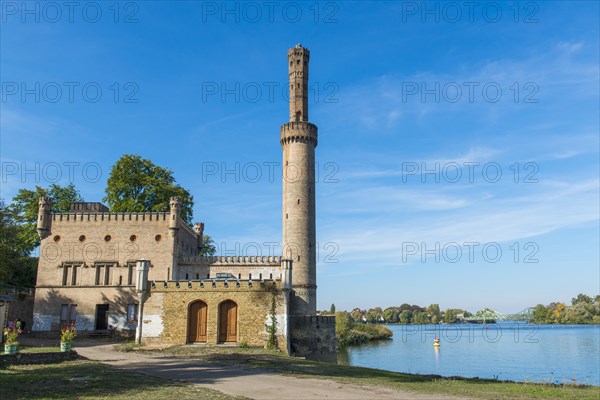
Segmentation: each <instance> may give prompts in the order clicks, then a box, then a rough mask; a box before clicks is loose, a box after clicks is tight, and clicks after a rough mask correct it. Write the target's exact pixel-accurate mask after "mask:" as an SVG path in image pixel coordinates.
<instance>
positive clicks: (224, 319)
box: [219, 300, 237, 343]
mask: <svg viewBox="0 0 600 400" xmlns="http://www.w3.org/2000/svg"><path fill="white" fill-rule="evenodd" d="M228 342H229V343H230V342H237V304H236V303H235V302H233V301H231V300H227V301H224V302H222V303H221V304H219V343H228Z"/></svg>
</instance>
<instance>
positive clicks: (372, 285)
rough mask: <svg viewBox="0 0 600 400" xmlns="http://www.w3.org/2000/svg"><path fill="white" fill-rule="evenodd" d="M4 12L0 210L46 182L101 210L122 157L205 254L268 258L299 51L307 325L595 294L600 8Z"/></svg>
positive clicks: (7, 8)
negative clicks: (339, 314)
mask: <svg viewBox="0 0 600 400" xmlns="http://www.w3.org/2000/svg"><path fill="white" fill-rule="evenodd" d="M21 4H22V3H21V2H3V3H1V7H2V8H1V10H0V11H1V18H2V20H1V24H0V28H1V32H0V34H1V37H0V45H1V49H0V52H1V61H0V67H1V71H0V72H1V81H2V100H1V103H0V107H1V118H0V128H1V149H0V155H1V157H2V180H1V183H2V192H1V196H2V197H3V198H5V199H6V200H8V201H10V199H11V198H12V197H13V196H14V194H15V193H16V192H17V191H18V190H19V189H20V188H23V187H25V188H32V187H34V186H35V185H36V184H38V185H42V186H47V185H48V184H49V183H51V182H54V181H57V182H58V183H60V184H67V183H69V182H70V181H72V182H73V183H75V185H76V187H77V188H78V189H79V190H80V191H81V193H82V195H83V196H84V198H85V199H86V200H88V201H99V200H101V199H102V197H103V196H104V188H105V183H106V178H107V177H108V173H109V170H110V167H111V165H112V164H113V163H114V162H115V161H116V160H117V159H118V158H119V157H120V156H121V155H123V154H125V153H135V154H139V155H141V156H143V157H145V158H149V159H151V160H152V161H153V162H154V163H156V164H159V165H161V166H164V167H168V168H170V169H171V170H172V171H173V172H174V175H175V177H176V179H177V181H178V183H180V184H181V185H182V186H184V187H186V188H187V189H188V190H190V191H191V192H192V193H193V195H194V198H195V207H194V216H195V218H194V219H195V220H197V221H204V222H205V223H206V233H207V234H210V235H211V236H212V237H213V238H214V239H215V241H216V243H217V245H218V248H219V252H220V253H221V254H225V255H232V254H234V253H237V254H242V255H254V254H256V253H257V252H260V254H263V255H269V254H270V253H275V254H278V251H280V249H281V248H280V245H279V241H280V240H281V172H280V168H281V149H280V146H279V126H280V125H281V124H283V123H285V122H286V120H287V118H288V106H287V99H286V96H285V85H286V83H287V64H286V52H287V50H288V48H290V47H292V46H293V45H295V44H297V43H302V44H303V45H304V46H306V47H307V48H309V49H310V51H311V62H310V81H311V90H310V91H311V99H310V120H311V121H312V122H313V123H315V124H317V125H318V126H319V145H318V147H317V160H318V163H319V164H318V168H317V170H318V184H317V208H318V210H317V240H318V242H319V255H318V258H319V264H318V286H319V291H318V307H319V308H321V309H322V308H329V305H330V304H331V303H335V304H336V305H337V307H338V309H351V308H353V307H357V306H358V307H362V308H367V307H372V306H382V307H386V306H390V305H399V304H401V303H405V302H407V303H415V304H420V305H428V304H430V303H439V304H440V305H441V306H442V307H443V308H446V307H460V308H463V307H464V308H467V309H470V310H472V311H474V310H476V309H478V308H481V307H484V306H487V307H492V308H495V309H497V310H499V311H502V312H515V311H520V310H521V309H523V308H525V307H528V306H531V305H535V304H537V303H548V302H550V301H554V300H560V301H567V302H568V301H570V298H571V297H574V296H575V295H577V294H578V293H580V292H585V293H588V294H597V293H598V292H600V287H599V286H600V274H599V264H600V260H599V244H598V243H599V241H600V238H599V207H600V205H599V146H600V144H599V131H600V127H599V111H598V110H599V106H600V104H599V47H600V43H599V39H598V38H599V36H600V35H599V33H600V32H599V22H598V21H599V19H598V15H599V6H598V3H597V2H591V1H590V2H579V3H577V2H520V3H513V2H482V3H480V5H478V6H475V8H469V7H468V6H466V5H465V3H464V2H451V3H435V2H429V3H423V2H400V1H399V2H373V3H366V2H365V3H363V2H321V3H314V2H310V3H309V2H307V3H305V2H274V3H268V2H231V3H222V2H192V1H189V2H161V1H148V2H121V3H117V5H116V6H115V3H113V2H107V3H104V2H80V3H78V5H77V6H76V7H75V8H73V9H69V8H68V7H67V6H65V5H64V4H63V3H62V2H56V3H53V2H50V3H39V2H30V3H27V10H25V9H23V7H22V5H21ZM99 94H101V95H99ZM27 170H33V171H34V172H32V173H26V172H27ZM70 171H72V172H73V173H72V176H69V175H70V174H69V172H70ZM428 171H429V173H428ZM458 174H460V175H458ZM436 257H437V259H436Z"/></svg>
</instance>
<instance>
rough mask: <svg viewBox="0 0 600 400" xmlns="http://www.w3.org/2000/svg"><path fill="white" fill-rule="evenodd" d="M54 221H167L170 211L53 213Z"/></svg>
mask: <svg viewBox="0 0 600 400" xmlns="http://www.w3.org/2000/svg"><path fill="white" fill-rule="evenodd" d="M51 217H52V221H70V222H94V221H98V222H106V221H114V222H117V221H166V220H167V219H168V218H169V213H168V212H101V213H77V212H74V213H52V214H51Z"/></svg>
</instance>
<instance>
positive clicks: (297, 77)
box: [32, 45, 335, 360]
mask: <svg viewBox="0 0 600 400" xmlns="http://www.w3.org/2000/svg"><path fill="white" fill-rule="evenodd" d="M309 57H310V52H309V51H308V49H306V48H304V47H302V46H301V45H297V46H295V47H293V48H292V49H290V50H289V51H288V64H289V66H288V72H289V80H290V122H288V123H285V124H284V125H282V126H281V130H280V131H281V132H280V145H281V147H282V150H283V207H282V220H283V232H282V244H283V254H282V256H281V257H278V256H275V257H262V256H258V257H248V256H244V257H242V256H239V257H204V256H201V255H199V248H200V245H201V244H202V236H203V230H204V225H203V224H202V223H196V224H194V226H193V228H192V227H190V226H189V225H187V224H186V223H185V221H183V220H182V219H181V200H180V199H178V198H172V199H171V202H170V209H169V211H168V212H147V213H121V212H119V213H115V212H110V210H108V209H107V208H106V207H105V206H104V205H102V204H100V203H74V204H73V205H72V208H71V210H70V212H68V213H62V214H54V213H51V212H50V209H51V207H50V204H49V202H48V201H47V200H46V199H45V198H42V199H40V202H39V212H38V225H37V228H38V233H39V235H40V237H41V245H40V258H39V260H40V261H39V267H38V277H37V286H36V294H35V305H34V318H33V326H32V329H33V330H34V331H52V330H58V329H59V327H60V326H61V325H62V324H64V323H67V322H75V324H76V326H77V328H78V329H79V330H80V331H89V332H92V331H94V332H97V331H100V332H102V331H107V330H112V329H114V330H117V331H120V332H122V333H125V334H127V333H129V334H131V333H132V332H134V331H135V329H136V326H137V321H138V317H139V315H138V314H139V310H140V305H139V304H138V303H139V300H138V295H137V294H136V292H135V285H136V282H135V280H136V273H135V265H136V261H137V260H140V259H145V260H148V261H149V262H150V268H149V272H148V285H147V287H148V289H147V293H146V296H145V297H146V300H145V302H144V307H143V313H142V326H143V330H142V332H143V339H144V340H147V341H150V340H158V341H162V342H166V343H178V344H187V343H207V344H221V343H230V344H231V343H238V344H239V343H246V344H248V345H255V346H260V345H265V344H266V343H267V342H269V341H272V340H275V341H276V342H277V345H278V346H279V347H280V348H281V349H283V350H285V351H287V352H288V353H290V354H295V355H300V356H307V357H314V358H320V359H330V360H331V359H333V358H334V357H335V320H334V318H333V317H322V316H317V315H316V294H317V286H316V229H315V223H316V221H315V148H316V146H317V127H316V126H315V125H313V124H312V123H310V122H308V61H309ZM290 166H293V176H290V174H289V168H290ZM273 324H274V325H275V327H274V328H273Z"/></svg>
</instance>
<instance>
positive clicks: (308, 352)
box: [288, 315, 337, 362]
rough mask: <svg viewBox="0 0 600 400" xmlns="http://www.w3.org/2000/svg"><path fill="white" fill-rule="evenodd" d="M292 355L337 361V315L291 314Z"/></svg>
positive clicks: (290, 337)
mask: <svg viewBox="0 0 600 400" xmlns="http://www.w3.org/2000/svg"><path fill="white" fill-rule="evenodd" d="M288 318H289V339H290V355H292V356H295V357H306V358H307V359H309V360H319V361H328V362H336V361H337V351H336V341H335V317H333V316H319V315H317V316H314V315H291V316H289V317H288Z"/></svg>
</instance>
